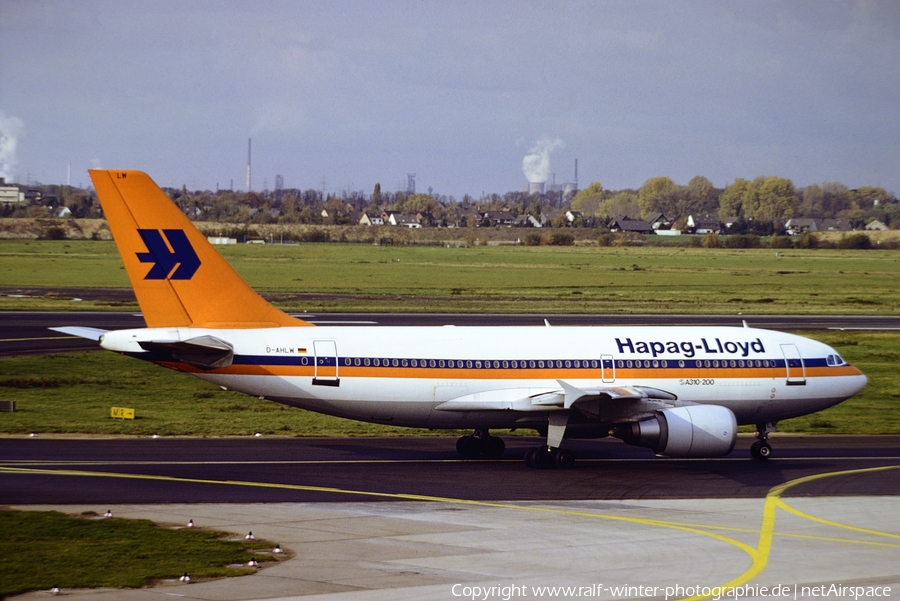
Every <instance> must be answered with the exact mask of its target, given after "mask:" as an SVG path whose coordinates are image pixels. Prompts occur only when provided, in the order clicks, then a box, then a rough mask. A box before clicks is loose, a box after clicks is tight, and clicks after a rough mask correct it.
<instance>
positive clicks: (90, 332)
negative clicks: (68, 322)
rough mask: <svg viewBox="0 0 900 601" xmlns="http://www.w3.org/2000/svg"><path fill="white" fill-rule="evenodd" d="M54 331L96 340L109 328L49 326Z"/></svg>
mask: <svg viewBox="0 0 900 601" xmlns="http://www.w3.org/2000/svg"><path fill="white" fill-rule="evenodd" d="M49 329H51V330H53V331H54V332H62V333H63V334H68V335H70V336H78V337H79V338H87V339H88V340H97V341H99V340H100V338H101V337H102V336H103V335H104V334H106V333H107V332H108V331H109V330H101V329H100V328H88V327H83V326H60V327H58V328H49Z"/></svg>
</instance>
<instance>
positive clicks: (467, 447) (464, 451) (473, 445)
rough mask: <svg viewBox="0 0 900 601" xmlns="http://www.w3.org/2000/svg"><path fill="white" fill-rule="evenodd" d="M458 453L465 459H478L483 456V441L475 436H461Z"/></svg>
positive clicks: (457, 445)
mask: <svg viewBox="0 0 900 601" xmlns="http://www.w3.org/2000/svg"><path fill="white" fill-rule="evenodd" d="M456 452H457V453H459V454H460V455H462V457H463V458H464V459H476V458H477V457H478V456H479V455H481V440H480V439H478V438H475V437H474V436H461V437H460V438H459V440H457V441H456Z"/></svg>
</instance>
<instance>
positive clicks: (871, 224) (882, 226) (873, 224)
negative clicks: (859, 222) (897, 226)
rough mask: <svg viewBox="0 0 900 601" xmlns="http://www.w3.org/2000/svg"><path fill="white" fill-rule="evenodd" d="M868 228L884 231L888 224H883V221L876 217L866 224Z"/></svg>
mask: <svg viewBox="0 0 900 601" xmlns="http://www.w3.org/2000/svg"><path fill="white" fill-rule="evenodd" d="M866 229H867V230H869V231H880V232H883V231H885V230H887V229H888V226H886V225H885V224H883V223H882V222H881V221H879V220H877V219H875V220H874V221H870V222H869V223H867V224H866Z"/></svg>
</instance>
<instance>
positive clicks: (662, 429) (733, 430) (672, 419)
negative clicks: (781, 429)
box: [610, 405, 737, 457]
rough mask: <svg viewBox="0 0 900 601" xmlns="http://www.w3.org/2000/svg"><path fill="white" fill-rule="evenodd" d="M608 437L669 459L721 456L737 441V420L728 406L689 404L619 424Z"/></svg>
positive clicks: (728, 451) (729, 450)
mask: <svg viewBox="0 0 900 601" xmlns="http://www.w3.org/2000/svg"><path fill="white" fill-rule="evenodd" d="M610 434H611V435H612V436H615V437H616V438H621V439H622V440H624V441H625V442H626V443H628V444H633V445H638V446H641V447H649V448H651V449H653V451H654V452H655V453H657V454H659V455H666V456H668V457H721V456H722V455H727V454H728V453H730V452H731V450H732V449H733V448H734V443H735V442H736V441H737V419H735V417H734V413H732V412H731V409H728V408H727V407H721V406H719V405H688V406H685V407H673V408H672V409H663V410H661V411H659V412H657V413H656V415H654V416H653V417H650V418H647V419H643V420H641V421H637V422H632V423H628V424H621V425H619V426H617V427H615V428H613V429H612V430H610Z"/></svg>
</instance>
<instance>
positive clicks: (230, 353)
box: [139, 336, 234, 369]
mask: <svg viewBox="0 0 900 601" xmlns="http://www.w3.org/2000/svg"><path fill="white" fill-rule="evenodd" d="M139 344H140V345H141V348H142V349H144V350H145V351H150V352H151V353H157V354H159V355H163V356H164V357H165V360H169V361H176V362H181V363H187V364H188V365H193V366H194V367H199V368H200V369H219V368H222V367H228V366H229V365H231V362H232V361H233V360H234V347H232V346H231V345H230V344H228V343H227V342H225V341H224V340H220V339H218V338H216V337H215V336H198V337H197V338H191V339H189V340H148V341H144V342H140V343H139Z"/></svg>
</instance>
